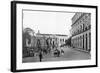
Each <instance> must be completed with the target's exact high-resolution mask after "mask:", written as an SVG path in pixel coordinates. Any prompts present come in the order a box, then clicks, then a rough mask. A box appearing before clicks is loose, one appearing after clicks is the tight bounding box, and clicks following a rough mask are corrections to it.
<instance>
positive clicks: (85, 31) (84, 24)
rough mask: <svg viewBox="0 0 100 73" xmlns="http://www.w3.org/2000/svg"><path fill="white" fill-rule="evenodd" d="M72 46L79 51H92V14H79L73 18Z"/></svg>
mask: <svg viewBox="0 0 100 73" xmlns="http://www.w3.org/2000/svg"><path fill="white" fill-rule="evenodd" d="M71 27H72V28H71V34H72V36H71V46H72V47H75V48H77V49H80V50H83V51H86V52H90V51H91V14H90V13H81V12H77V13H76V14H75V15H74V16H73V17H72V25H71Z"/></svg>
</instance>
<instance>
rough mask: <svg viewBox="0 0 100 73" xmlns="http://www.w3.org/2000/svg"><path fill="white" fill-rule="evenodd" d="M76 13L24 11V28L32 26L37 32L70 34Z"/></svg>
mask: <svg viewBox="0 0 100 73" xmlns="http://www.w3.org/2000/svg"><path fill="white" fill-rule="evenodd" d="M74 14H75V13H62V12H43V11H23V28H27V27H28V28H31V29H33V30H34V31H35V33H37V32H38V30H39V31H40V33H45V34H64V35H69V34H70V31H69V30H70V29H71V24H72V21H71V18H72V17H73V16H74Z"/></svg>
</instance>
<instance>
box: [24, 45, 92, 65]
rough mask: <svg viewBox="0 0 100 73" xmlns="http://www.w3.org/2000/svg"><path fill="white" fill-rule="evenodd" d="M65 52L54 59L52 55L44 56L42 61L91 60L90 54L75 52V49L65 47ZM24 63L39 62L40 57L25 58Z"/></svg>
mask: <svg viewBox="0 0 100 73" xmlns="http://www.w3.org/2000/svg"><path fill="white" fill-rule="evenodd" d="M63 50H64V55H60V57H54V55H53V54H52V53H50V54H47V55H45V56H43V59H42V61H43V62H44V61H64V60H86V59H90V57H91V56H90V54H89V53H86V52H82V51H79V50H75V49H74V48H69V47H64V48H63ZM23 62H24V63H26V62H39V57H38V56H37V57H28V58H23Z"/></svg>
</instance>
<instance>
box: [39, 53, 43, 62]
mask: <svg viewBox="0 0 100 73" xmlns="http://www.w3.org/2000/svg"><path fill="white" fill-rule="evenodd" d="M42 58H43V55H42V52H40V53H39V59H40V62H42Z"/></svg>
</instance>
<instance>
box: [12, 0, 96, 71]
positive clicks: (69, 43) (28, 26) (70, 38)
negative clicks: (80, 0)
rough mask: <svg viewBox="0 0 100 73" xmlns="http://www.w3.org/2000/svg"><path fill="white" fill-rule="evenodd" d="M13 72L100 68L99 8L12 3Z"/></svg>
mask: <svg viewBox="0 0 100 73" xmlns="http://www.w3.org/2000/svg"><path fill="white" fill-rule="evenodd" d="M11 7H12V8H11V14H12V15H11V39H12V40H11V70H12V72H17V71H20V72H21V71H38V70H54V69H70V68H85V67H97V16H98V15H97V6H88V5H72V4H58V3H42V2H23V1H22V2H21V1H12V3H11Z"/></svg>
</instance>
